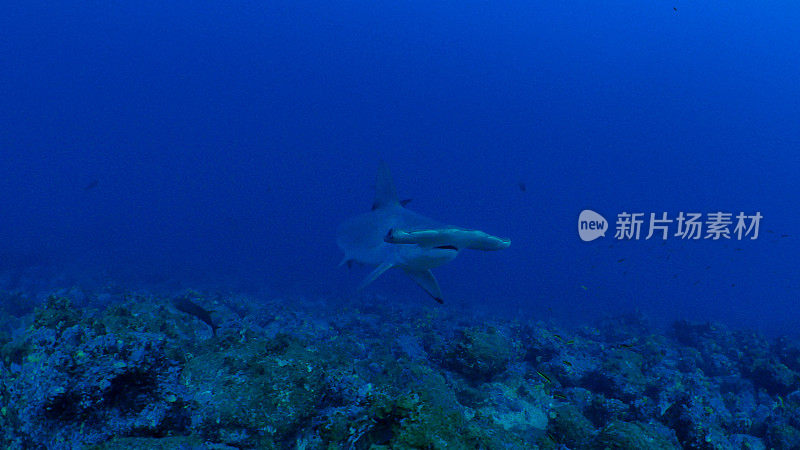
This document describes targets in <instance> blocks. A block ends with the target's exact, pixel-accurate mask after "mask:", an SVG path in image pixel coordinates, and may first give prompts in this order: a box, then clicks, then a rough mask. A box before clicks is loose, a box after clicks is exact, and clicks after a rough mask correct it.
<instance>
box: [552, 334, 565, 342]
mask: <svg viewBox="0 0 800 450" xmlns="http://www.w3.org/2000/svg"><path fill="white" fill-rule="evenodd" d="M553 337H554V338H556V339H558V340H559V341H562V342H563V341H564V338H562V337H561V335H559V334H554V335H553Z"/></svg>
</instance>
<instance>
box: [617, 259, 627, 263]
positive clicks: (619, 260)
mask: <svg viewBox="0 0 800 450" xmlns="http://www.w3.org/2000/svg"><path fill="white" fill-rule="evenodd" d="M622 261H625V258H620V259H618V260H617V262H618V263H621V262H622Z"/></svg>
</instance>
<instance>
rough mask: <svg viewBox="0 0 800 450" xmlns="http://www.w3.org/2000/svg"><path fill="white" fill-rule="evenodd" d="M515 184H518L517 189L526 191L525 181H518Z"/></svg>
mask: <svg viewBox="0 0 800 450" xmlns="http://www.w3.org/2000/svg"><path fill="white" fill-rule="evenodd" d="M517 186H519V190H520V191H522V192H525V191H527V190H528V187H527V186H525V183H523V182H522V181H520V182H519V183H518V184H517Z"/></svg>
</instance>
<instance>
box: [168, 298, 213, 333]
mask: <svg viewBox="0 0 800 450" xmlns="http://www.w3.org/2000/svg"><path fill="white" fill-rule="evenodd" d="M172 304H173V305H175V309H177V310H178V311H180V312H183V313H186V314H189V315H192V316H195V317H197V318H198V319H200V320H201V321H203V322H205V323H206V325H208V326H209V327H211V334H212V335H214V336H216V335H217V328H219V326H218V325H216V324H215V323H214V321H213V320H211V311H207V310H205V309H203V307H202V306H200V305H198V304H196V303H194V302H193V301H191V300H189V299H188V298H187V297H186V296H181V297H176V298H174V299H172Z"/></svg>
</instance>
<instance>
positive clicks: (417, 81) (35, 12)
mask: <svg viewBox="0 0 800 450" xmlns="http://www.w3.org/2000/svg"><path fill="white" fill-rule="evenodd" d="M673 8H675V9H673ZM798 20H800V8H798V6H797V5H795V4H792V3H788V2H773V1H767V2H761V3H759V4H758V5H754V4H750V3H747V2H740V1H734V2H730V1H709V2H683V1H665V0H659V1H652V2H643V1H635V2H634V1H612V2H604V3H602V4H601V3H597V2H583V1H579V2H537V3H530V2H466V3H464V2H401V3H398V2H317V1H310V2H306V1H300V2H283V1H272V2H249V1H242V2H238V1H237V2H211V1H195V2H186V1H173V2H153V1H140V2H88V1H77V2H65V3H60V2H55V3H54V2H44V1H36V0H34V1H27V2H16V3H8V4H6V5H4V7H3V14H1V15H0V29H2V32H0V174H2V176H0V212H2V215H1V216H0V269H2V271H3V272H5V273H6V274H11V275H8V277H11V279H13V277H14V275H13V274H24V273H28V271H30V270H33V269H32V268H38V269H36V270H43V271H49V272H48V273H53V274H57V276H56V275H54V277H56V278H54V281H53V284H56V285H59V286H63V285H65V284H69V283H78V284H83V285H91V284H93V283H94V284H96V285H102V284H103V283H110V282H114V283H119V284H126V285H132V286H159V285H161V286H163V285H169V286H181V287H196V288H206V287H208V288H216V289H230V290H266V291H269V292H273V293H275V295H283V296H286V298H293V297H313V298H347V297H348V296H353V295H356V294H355V292H354V291H355V286H356V285H357V284H358V283H359V282H360V280H361V279H362V278H363V277H364V276H366V274H367V273H368V272H367V270H366V269H363V268H362V269H359V268H354V269H352V270H347V269H346V268H343V267H337V264H338V263H339V260H340V259H341V252H340V250H339V249H338V248H337V247H336V244H335V232H336V227H337V226H338V224H339V223H341V222H342V221H343V220H345V219H346V218H348V217H350V216H352V215H355V214H358V213H361V212H365V211H367V210H368V208H369V206H370V205H371V203H372V196H373V184H374V178H375V175H376V171H377V167H378V164H379V162H380V161H381V160H384V161H386V162H387V163H388V164H389V166H390V167H391V169H392V173H393V176H394V179H395V183H396V186H397V190H398V193H399V195H400V196H401V198H412V199H413V201H412V202H411V203H410V204H409V208H411V209H413V210H414V211H417V212H419V213H422V214H425V215H427V216H430V217H433V218H435V219H437V220H440V221H443V222H446V223H452V224H456V225H460V226H465V227H470V228H478V229H481V230H485V231H487V232H489V233H492V234H496V235H499V236H504V237H509V238H511V239H512V245H511V247H510V248H509V249H508V250H505V251H502V252H497V253H480V252H465V253H464V254H462V255H461V256H460V257H459V258H458V259H456V260H455V261H453V262H452V263H450V264H448V265H446V266H443V267H441V268H439V269H436V270H435V271H434V272H435V273H436V275H437V277H438V279H439V282H440V284H441V286H442V290H443V292H444V295H445V304H444V305H443V306H442V307H443V308H461V307H468V308H470V307H475V308H485V309H486V310H491V311H493V312H494V313H501V314H507V315H508V316H510V317H520V318H524V319H526V320H529V319H535V318H541V319H550V318H554V319H558V320H561V321H564V322H566V323H573V324H583V323H587V322H590V321H592V320H594V319H596V318H598V317H601V316H603V315H605V314H624V313H626V312H631V311H641V312H642V313H644V314H645V315H647V316H648V317H650V318H651V319H652V320H653V321H654V323H657V324H667V323H669V322H671V321H672V320H675V319H678V318H691V319H693V320H717V321H721V322H723V323H726V324H728V325H730V326H733V327H738V328H753V329H757V330H759V331H761V332H763V333H766V334H778V333H792V332H796V330H797V326H798V322H800V313H798V308H797V305H798V303H797V302H798V288H800V278H798V269H797V263H798V259H797V254H798V252H800V245H799V244H798V235H797V233H798V229H797V227H798V225H799V224H800V222H799V221H798V213H797V200H798V198H800V183H798V181H797V177H798V174H800V158H799V157H798V154H797V150H798V148H800V133H798V124H799V123H800V83H798V82H797V80H799V79H800V65H798V61H800V34H798V33H797V29H796V24H797V23H798ZM95 181H96V186H94V187H90V186H91V185H93V184H94V182H95ZM523 185H524V187H525V189H524V190H523V189H521V187H522V186H523ZM87 188H88V189H87ZM583 209H592V210H595V211H598V212H600V213H601V214H603V215H604V216H605V217H606V218H607V219H609V220H610V221H612V222H613V220H614V219H615V217H616V214H617V213H620V212H623V211H627V212H643V213H648V214H649V213H651V212H655V213H657V214H660V213H661V212H668V213H669V214H670V216H671V217H673V218H674V216H675V215H677V213H678V212H680V211H684V212H690V211H691V212H702V213H709V212H715V211H724V212H731V213H733V214H734V215H735V214H737V213H739V212H740V211H742V212H745V213H746V214H754V213H755V212H757V211H758V212H760V213H761V214H762V215H763V219H762V223H761V227H760V235H759V237H758V239H757V240H743V241H736V240H735V239H734V240H729V241H724V240H723V241H710V240H702V241H682V240H680V239H679V238H676V237H670V238H669V239H668V240H667V241H666V243H662V242H661V241H658V240H644V239H641V240H639V241H622V242H617V241H615V240H614V239H613V238H612V235H611V233H609V234H608V235H606V237H605V238H602V239H598V240H596V241H593V242H589V243H586V242H582V241H581V240H580V239H579V238H578V235H577V217H578V214H579V213H580V211H581V210H583ZM20 276H21V275H20ZM12 284H13V283H12ZM10 287H11V288H13V286H10ZM375 294H379V295H378V296H376V301H386V302H392V303H396V304H397V305H398V307H400V308H402V307H403V305H404V304H409V303H410V304H422V303H426V302H431V300H430V299H429V298H428V297H427V296H426V295H425V293H424V292H422V291H421V290H420V289H419V288H417V287H416V286H415V285H414V284H413V283H412V282H411V281H410V280H408V279H407V278H406V277H405V276H404V275H403V274H402V273H401V272H399V271H391V272H389V273H387V274H385V275H384V276H383V277H382V278H381V279H379V280H378V281H376V282H375V283H373V284H372V285H370V286H369V288H368V291H367V292H366V293H365V294H362V295H375Z"/></svg>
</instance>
